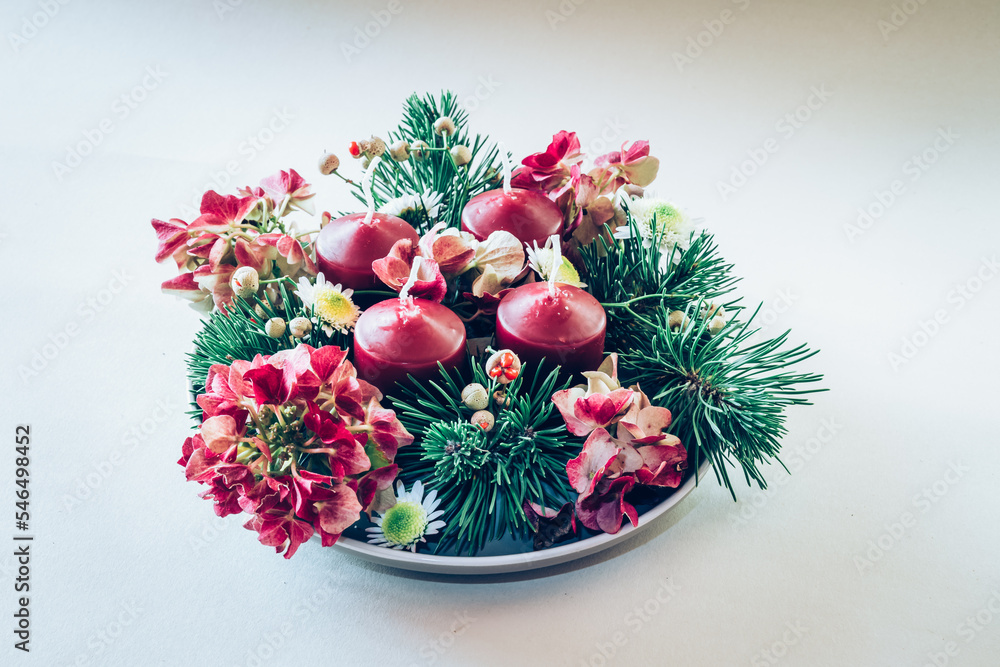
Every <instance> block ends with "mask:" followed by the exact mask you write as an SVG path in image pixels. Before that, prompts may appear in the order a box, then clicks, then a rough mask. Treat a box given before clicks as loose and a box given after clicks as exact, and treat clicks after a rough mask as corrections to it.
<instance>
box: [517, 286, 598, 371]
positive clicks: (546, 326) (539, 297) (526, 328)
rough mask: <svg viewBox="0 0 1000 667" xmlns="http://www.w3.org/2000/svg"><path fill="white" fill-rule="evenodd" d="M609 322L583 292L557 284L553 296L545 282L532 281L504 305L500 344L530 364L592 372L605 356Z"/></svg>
mask: <svg viewBox="0 0 1000 667" xmlns="http://www.w3.org/2000/svg"><path fill="white" fill-rule="evenodd" d="M607 324H608V318H607V315H606V314H605V313H604V307H603V306H601V304H600V303H599V302H598V301H597V299H595V298H594V297H593V296H591V295H590V294H589V293H587V292H585V291H584V290H582V289H580V288H578V287H573V286H571V285H561V284H557V285H556V293H555V296H552V295H550V294H549V284H548V283H547V282H541V283H528V284H527V285H522V286H520V287H518V288H517V289H515V290H514V291H513V292H511V293H510V294H508V295H507V296H506V297H504V299H503V301H501V302H500V307H499V308H498V309H497V346H498V347H500V348H509V349H511V350H513V351H514V353H515V354H517V355H518V356H519V357H520V358H521V361H522V362H524V363H527V364H531V365H532V366H535V365H537V364H538V362H539V361H541V360H542V358H543V357H544V358H545V359H546V360H547V365H549V364H552V363H558V364H560V365H562V367H563V369H564V370H566V371H571V372H579V371H593V370H597V368H598V367H599V366H600V365H601V361H602V359H603V356H604V334H605V330H606V328H607ZM550 367H551V366H550Z"/></svg>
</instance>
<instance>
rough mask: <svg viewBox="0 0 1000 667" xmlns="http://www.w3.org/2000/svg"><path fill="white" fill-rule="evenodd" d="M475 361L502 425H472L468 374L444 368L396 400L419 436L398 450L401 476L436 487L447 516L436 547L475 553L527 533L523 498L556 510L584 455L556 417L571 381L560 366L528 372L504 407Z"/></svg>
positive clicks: (404, 418)
mask: <svg viewBox="0 0 1000 667" xmlns="http://www.w3.org/2000/svg"><path fill="white" fill-rule="evenodd" d="M470 365H471V367H472V368H473V373H472V374H471V380H472V381H475V382H479V383H480V384H483V385H484V386H486V387H487V388H488V389H489V392H490V404H489V406H488V407H487V409H488V410H490V411H491V412H492V413H493V414H494V415H495V418H496V423H495V424H494V426H493V429H492V430H490V431H489V432H488V433H487V432H484V431H483V430H482V429H480V428H479V427H477V426H475V425H473V424H472V423H470V421H469V418H470V417H471V416H472V414H473V412H474V411H473V410H472V409H470V408H468V407H466V406H465V405H464V404H463V403H462V401H461V391H462V388H463V387H464V386H465V383H466V379H464V378H463V377H462V375H461V374H460V373H458V372H457V371H452V372H448V371H445V370H444V369H442V372H441V378H440V380H439V381H431V382H421V383H416V382H414V383H410V384H409V385H408V386H405V387H404V386H402V385H401V391H400V394H399V395H398V397H394V398H393V399H392V404H393V407H394V408H395V410H396V412H397V415H398V417H399V419H400V421H401V422H402V423H403V424H404V425H405V426H406V427H407V429H408V430H410V432H411V433H413V434H414V435H415V436H416V441H415V443H414V444H413V445H412V446H410V447H405V448H403V449H401V450H400V452H399V456H398V457H397V463H399V464H400V476H401V477H402V478H403V479H404V481H410V482H411V483H412V480H417V479H421V480H423V482H424V484H425V485H426V486H428V487H429V488H431V489H436V490H437V492H438V496H439V497H440V498H441V507H440V508H441V509H442V510H444V512H445V517H447V518H448V525H447V526H446V527H445V528H444V529H443V531H442V535H441V538H440V540H439V542H438V544H437V547H436V548H437V550H440V549H443V548H447V547H450V546H455V547H456V548H457V549H458V550H459V551H465V552H467V553H469V554H473V553H476V552H477V551H479V550H481V549H482V548H483V547H484V546H485V545H486V543H487V542H490V541H493V540H495V539H498V538H500V537H502V536H504V535H505V534H509V535H512V536H515V537H524V536H525V535H527V531H529V530H530V524H529V523H528V520H527V517H526V516H525V514H524V510H523V504H524V501H525V500H529V501H531V502H535V503H538V504H539V505H542V506H549V507H552V506H559V505H562V504H563V503H565V502H567V501H568V500H569V499H570V498H571V492H572V489H571V488H570V487H569V484H568V481H567V478H566V462H567V461H569V459H571V458H573V457H574V456H576V455H577V454H579V445H578V444H577V443H572V442H570V439H569V438H568V437H567V434H566V430H565V427H564V426H563V424H562V420H561V418H559V417H558V415H556V414H554V410H555V406H554V405H553V403H552V401H551V397H552V394H554V393H555V392H556V391H559V390H560V389H564V388H565V387H566V386H568V384H569V383H568V382H561V381H560V377H559V369H558V368H555V369H553V370H552V371H551V372H549V373H548V374H544V373H542V372H536V373H534V374H533V377H532V380H531V381H530V382H526V381H524V380H523V378H524V377H525V375H524V374H523V373H522V375H521V377H519V378H518V379H517V380H515V381H514V382H512V383H511V384H509V385H507V388H506V397H507V400H509V404H508V405H507V407H500V406H498V405H497V403H496V401H495V399H494V398H493V396H492V393H493V390H494V389H495V388H496V387H497V385H496V383H495V382H493V381H491V380H490V378H488V377H487V376H486V374H485V372H484V371H483V369H482V366H481V364H477V363H475V362H473V363H471V364H470ZM522 370H526V369H522Z"/></svg>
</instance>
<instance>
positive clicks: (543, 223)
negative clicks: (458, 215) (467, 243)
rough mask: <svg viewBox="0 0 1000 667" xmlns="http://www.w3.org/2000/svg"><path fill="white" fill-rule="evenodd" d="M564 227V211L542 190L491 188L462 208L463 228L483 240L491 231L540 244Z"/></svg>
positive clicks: (529, 243) (523, 241)
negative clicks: (508, 233) (501, 232)
mask: <svg viewBox="0 0 1000 667" xmlns="http://www.w3.org/2000/svg"><path fill="white" fill-rule="evenodd" d="M562 228H563V214H562V211H561V210H560V209H559V207H558V206H556V203H555V202H554V201H552V200H551V199H549V198H548V197H546V196H545V195H544V194H542V193H541V192H537V191H535V190H524V189H521V188H511V190H510V192H509V193H505V192H504V190H503V188H497V189H496V190H488V191H486V192H484V193H482V194H479V195H476V196H475V197H473V198H472V199H470V200H469V203H468V204H466V205H465V208H464V209H463V210H462V229H463V230H464V231H467V232H469V233H470V234H472V235H473V236H475V237H476V238H477V239H479V240H480V241H482V240H484V239H486V237H488V236H489V235H490V233H491V232H495V231H498V230H502V231H505V232H510V233H511V234H513V235H514V236H516V237H517V238H518V239H520V240H521V242H522V243H527V244H528V245H529V246H530V245H531V244H532V243H533V242H535V241H537V242H538V244H539V245H542V244H544V243H545V240H546V239H547V238H549V237H550V236H552V235H553V234H558V233H559V232H561V231H562Z"/></svg>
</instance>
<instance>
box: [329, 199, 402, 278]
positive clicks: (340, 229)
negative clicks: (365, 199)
mask: <svg viewBox="0 0 1000 667" xmlns="http://www.w3.org/2000/svg"><path fill="white" fill-rule="evenodd" d="M365 215H366V214H365V213H352V214H350V215H345V216H344V217H342V218H337V219H336V220H331V221H330V222H329V223H328V224H327V225H326V227H324V228H323V231H321V232H320V233H319V237H318V238H317V239H316V254H317V256H318V257H320V258H322V260H325V261H327V262H329V263H331V264H334V265H337V266H342V267H347V268H350V269H354V270H357V271H367V272H371V269H372V262H373V261H375V260H376V259H382V258H383V257H385V256H386V255H388V254H389V251H390V250H391V249H392V246H393V244H394V243H395V242H396V241H398V240H400V239H410V240H411V241H413V245H416V244H417V242H418V241H419V240H420V237H419V236H417V232H416V230H414V229H413V227H411V226H410V224H409V223H408V222H406V221H405V220H403V219H402V218H397V217H396V216H394V215H388V214H386V213H376V214H374V215H373V216H372V220H371V222H370V223H368V224H365V222H364V220H365Z"/></svg>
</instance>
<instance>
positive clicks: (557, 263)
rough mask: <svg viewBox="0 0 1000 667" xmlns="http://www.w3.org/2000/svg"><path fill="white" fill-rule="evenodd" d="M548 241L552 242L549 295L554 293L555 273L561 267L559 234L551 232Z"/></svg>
mask: <svg viewBox="0 0 1000 667" xmlns="http://www.w3.org/2000/svg"><path fill="white" fill-rule="evenodd" d="M549 241H551V242H552V268H551V269H550V270H549V296H553V297H554V296H555V295H556V274H558V273H559V269H560V268H562V244H561V243H560V241H559V235H558V234H553V235H552V236H551V237H549Z"/></svg>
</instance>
